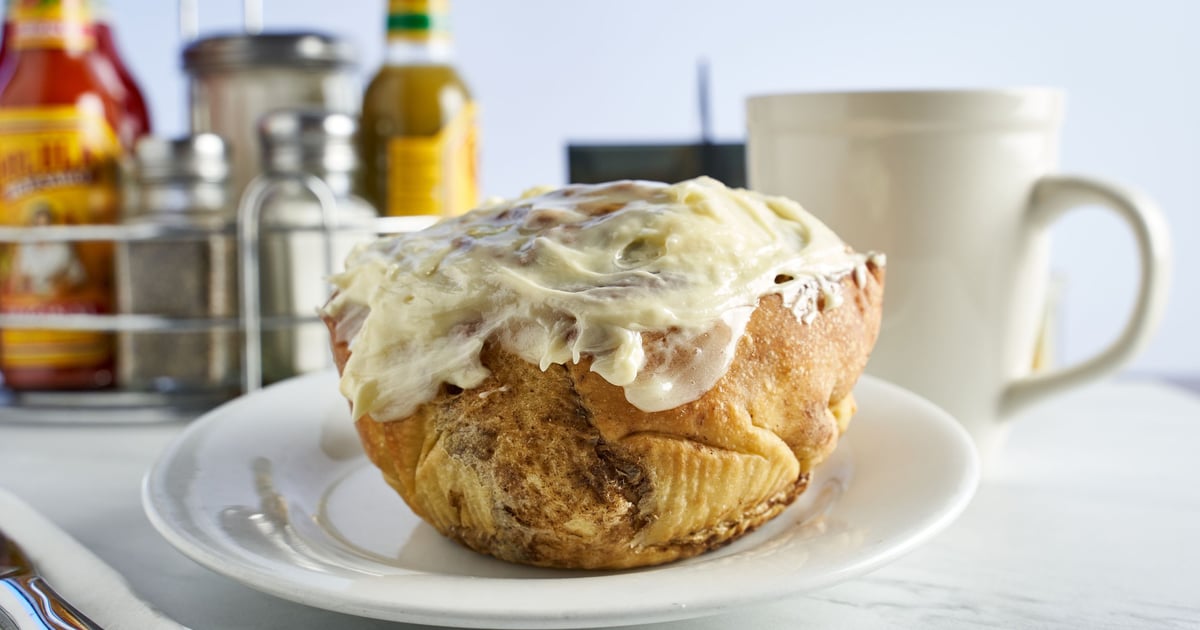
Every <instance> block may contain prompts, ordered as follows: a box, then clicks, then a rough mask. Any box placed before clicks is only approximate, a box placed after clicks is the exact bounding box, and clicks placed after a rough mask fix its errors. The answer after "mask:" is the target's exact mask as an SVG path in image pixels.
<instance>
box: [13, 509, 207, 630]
mask: <svg viewBox="0 0 1200 630" xmlns="http://www.w3.org/2000/svg"><path fill="white" fill-rule="evenodd" d="M0 530H3V531H4V533H5V534H6V535H7V536H8V537H9V538H10V539H12V540H14V541H16V543H17V544H18V545H20V547H21V549H22V550H23V551H24V552H25V555H26V556H28V557H29V560H30V561H31V562H33V564H34V565H35V566H36V567H37V569H38V572H39V573H41V574H42V576H44V577H45V578H46V580H47V581H48V582H49V583H50V585H51V586H53V587H54V589H55V590H56V591H58V592H59V594H61V595H62V596H63V597H65V598H66V599H67V601H69V602H70V603H71V605H73V606H75V607H76V608H78V609H79V611H80V612H82V613H83V614H85V615H87V616H88V617H90V618H91V619H92V621H95V622H96V623H97V624H100V625H101V626H102V627H104V628H106V629H110V630H123V629H126V628H128V629H129V630H154V629H156V628H161V629H163V630H167V629H177V628H183V627H184V626H181V625H179V624H177V623H175V622H174V621H171V620H170V619H168V618H167V617H165V616H164V615H163V614H162V613H159V612H158V611H156V610H154V609H152V608H151V607H150V606H149V605H148V604H147V603H146V602H144V601H142V600H141V598H139V597H138V596H137V595H136V594H134V592H133V590H132V589H131V588H130V587H129V583H128V582H126V581H125V578H123V577H121V575H120V574H119V573H117V572H116V571H115V570H113V568H112V567H110V566H108V565H107V564H105V563H104V561H103V560H101V559H100V558H98V557H97V556H96V554H94V553H92V552H91V551H88V550H87V548H86V547H84V546H83V545H81V544H79V541H77V540H75V539H74V538H72V537H71V536H70V535H69V534H67V533H66V532H65V531H63V530H62V529H59V527H58V526H57V525H55V524H54V523H52V522H50V520H49V519H47V518H46V517H44V516H42V515H41V514H39V513H38V512H37V511H36V510H34V509H33V508H32V507H30V506H29V504H27V503H25V502H24V501H22V500H21V499H19V498H17V497H16V495H14V494H12V493H11V492H8V491H7V490H5V489H3V488H0Z"/></svg>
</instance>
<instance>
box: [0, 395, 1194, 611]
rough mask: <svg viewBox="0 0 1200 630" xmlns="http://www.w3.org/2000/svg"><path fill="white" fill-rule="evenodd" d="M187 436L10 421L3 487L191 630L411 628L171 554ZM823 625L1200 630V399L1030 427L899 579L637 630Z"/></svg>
mask: <svg viewBox="0 0 1200 630" xmlns="http://www.w3.org/2000/svg"><path fill="white" fill-rule="evenodd" d="M0 413H2V412H0ZM182 426H183V425H180V424H159V425H143V426H104V427H95V426H71V427H64V426H52V425H40V426H34V425H27V424H26V425H16V424H6V423H4V422H0V486H2V487H5V488H7V489H9V490H10V491H12V492H14V493H16V494H17V495H18V496H20V497H21V498H23V499H24V500H25V501H27V502H28V503H30V504H31V505H33V506H34V507H35V508H37V509H39V510H40V511H42V513H43V514H44V515H46V516H47V517H49V518H50V519H51V520H53V521H54V522H55V523H57V524H59V525H60V526H61V527H62V528H64V529H65V530H67V531H68V532H70V533H71V534H72V535H74V536H75V537H76V538H77V539H79V540H80V541H81V542H83V543H84V544H85V545H86V546H87V547H89V548H90V549H92V550H93V551H94V552H95V553H96V554H97V555H99V556H100V557H101V558H103V559H104V560H106V561H107V562H108V563H109V564H111V565H112V566H113V567H114V568H116V569H117V570H118V571H119V572H120V573H122V574H123V575H125V576H126V577H127V579H128V580H129V582H130V583H131V584H132V586H133V588H134V589H135V590H136V591H137V592H138V593H139V594H141V595H142V596H143V597H144V598H145V599H147V600H148V601H150V602H151V603H152V604H153V605H154V606H156V607H158V608H159V609H161V610H162V611H164V612H165V613H166V614H168V615H170V616H171V617H173V618H174V619H176V620H178V621H179V622H180V623H183V624H185V625H188V626H191V627H193V628H198V629H202V628H220V629H230V630H233V629H237V628H297V629H305V628H346V629H349V630H355V629H364V628H385V627H386V628H406V627H407V628H411V627H414V626H405V625H404V624H390V623H386V622H381V621H374V620H369V619H359V618H355V617H349V616H345V615H341V614H337V613H331V612H326V611H323V610H318V609H315V608H308V607H305V606H302V605H299V604H294V603H291V602H287V601H284V600H281V599H276V598H274V597H271V596H268V595H263V594H260V593H258V592H257V591H254V590H251V589H250V588H247V587H245V586H242V585H240V584H238V583H236V582H233V581H231V580H228V579H226V578H223V577H221V576H218V575H216V574H214V573H211V572H209V571H208V570H206V569H203V568H201V567H200V566H199V565H196V564H194V563H192V562H191V561H190V560H188V559H187V558H185V557H184V556H182V555H180V554H179V553H178V552H176V551H175V550H174V549H173V548H171V547H170V546H169V545H167V543H166V542H164V541H163V540H162V539H161V538H159V536H158V535H157V534H156V533H155V532H154V530H153V529H152V528H151V526H150V523H149V522H148V521H147V520H146V517H145V516H144V515H143V513H142V509H141V505H140V494H139V492H140V480H141V477H142V474H143V472H144V471H145V470H146V469H147V467H148V466H149V465H150V463H151V462H152V461H153V460H154V458H155V457H156V455H157V453H158V452H159V450H160V449H161V448H163V447H164V446H165V445H166V444H167V443H168V442H169V441H170V440H171V439H172V438H173V437H174V436H175V435H176V434H177V433H178V432H179V431H180V430H181V429H182ZM2 521H3V515H0V522H2ZM810 627H811V628H867V629H870V628H896V627H903V628H955V629H957V628H1048V627H1063V628H1136V627H1152V628H1200V396H1196V395H1195V394H1193V393H1191V392H1188V391H1187V390H1184V389H1182V388H1179V387H1174V386H1169V385H1165V384H1160V383H1155V382H1148V381H1147V382H1115V383H1107V384H1103V385H1097V386H1093V387H1091V388H1087V389H1082V390H1079V391H1077V392H1074V393H1071V394H1068V395H1065V396H1063V397H1061V398H1059V399H1057V400H1054V401H1051V402H1049V403H1046V404H1044V405H1042V406H1040V407H1038V408H1035V409H1032V410H1030V411H1029V412H1027V413H1026V414H1024V415H1023V416H1021V417H1020V418H1018V419H1017V420H1016V421H1015V425H1014V427H1013V432H1012V436H1011V439H1010V441H1009V444H1008V448H1007V450H1006V452H1005V458H1004V460H1003V461H1002V462H1001V466H1000V470H999V472H998V473H997V474H994V475H993V476H991V477H990V478H989V479H986V480H985V482H984V484H983V485H982V486H981V487H980V489H979V492H978V494H977V496H976V498H975V500H974V502H973V503H972V504H971V506H970V507H969V508H968V509H967V511H966V513H965V514H964V515H963V516H962V517H961V518H960V519H959V520H958V521H957V522H956V523H955V524H954V525H952V526H951V527H950V529H948V530H947V531H946V532H944V533H942V534H941V535H939V536H938V537H936V538H935V539H933V540H932V541H931V542H929V543H928V544H926V545H925V546H923V547H921V548H919V549H918V550H916V551H914V552H913V553H912V554H910V555H908V556H906V557H904V558H902V559H900V560H899V561H897V562H895V563H894V564H892V565H889V566H887V567H884V568H883V569H880V570H878V571H876V572H874V573H872V574H870V575H868V576H866V577H863V578H859V579H856V580H853V581H850V582H846V583H843V584H840V585H838V586H834V587H831V588H828V589H825V590H822V591H818V592H814V593H808V594H802V595H797V596H794V597H790V598H787V599H783V600H780V601H778V602H774V603H771V604H769V605H762V606H757V607H753V608H746V609H735V610H731V611H729V612H727V613H724V614H722V615H718V616H715V617H708V618H703V619H696V620H689V621H680V622H672V623H665V624H657V625H652V626H642V628H645V629H646V630H649V629H650V628H653V629H654V630H678V629H682V628H689V629H691V628H696V629H700V630H708V629H712V630H715V629H718V628H722V629H723V628H737V629H738V630H758V629H763V630H766V629H775V628H810Z"/></svg>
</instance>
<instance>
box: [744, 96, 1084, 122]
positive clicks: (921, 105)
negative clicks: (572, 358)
mask: <svg viewBox="0 0 1200 630" xmlns="http://www.w3.org/2000/svg"><path fill="white" fill-rule="evenodd" d="M1065 101H1066V91H1065V90H1063V89H1062V88H1057V87H1038V86H1030V87H1000V88H933V89H903V88H901V89H869V90H822V91H811V92H809V91H798V92H777V93H768V94H756V95H751V96H749V97H747V98H746V123H747V125H748V126H757V125H766V126H769V127H772V128H810V127H816V126H827V125H829V124H833V123H847V122H855V121H865V120H872V121H893V122H904V123H917V124H921V125H922V126H926V125H928V126H934V127H938V126H954V125H957V124H964V123H967V124H981V123H983V124H989V125H1002V126H1010V125H1013V126H1019V127H1026V126H1047V125H1050V126H1053V125H1057V124H1059V123H1060V122H1061V121H1062V117H1063V109H1064V104H1065Z"/></svg>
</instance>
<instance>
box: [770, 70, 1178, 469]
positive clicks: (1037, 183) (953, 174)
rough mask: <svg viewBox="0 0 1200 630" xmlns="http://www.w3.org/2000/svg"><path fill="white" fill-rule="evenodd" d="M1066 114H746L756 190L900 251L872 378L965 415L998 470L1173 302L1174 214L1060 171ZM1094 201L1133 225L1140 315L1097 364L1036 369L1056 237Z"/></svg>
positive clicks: (796, 104) (837, 105) (868, 100)
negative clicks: (1066, 397) (1049, 400)
mask: <svg viewBox="0 0 1200 630" xmlns="http://www.w3.org/2000/svg"><path fill="white" fill-rule="evenodd" d="M1062 116H1063V95H1062V93H1061V92H1059V91H1057V90H1051V89H1006V90H988V91H896V92H851V93H809V94H788V95H771V96H761V97H753V98H751V99H750V100H749V102H748V106H747V122H748V126H749V140H748V147H747V152H748V161H749V164H748V168H749V184H750V187H751V188H753V189H755V190H759V191H762V192H765V193H773V194H779V195H785V196H787V197H791V198H793V199H796V200H797V201H799V202H800V203H801V205H803V206H804V207H805V208H807V209H808V210H809V211H810V212H812V213H813V214H815V215H816V216H818V217H819V218H821V219H822V220H824V221H825V222H826V223H827V224H828V225H829V226H830V227H832V228H833V229H834V230H835V231H836V232H837V233H838V234H839V235H841V237H842V238H843V239H844V240H845V241H846V242H847V243H849V244H850V245H851V246H853V247H854V248H856V249H858V250H860V251H866V250H876V251H880V252H884V253H885V254H886V255H887V282H886V288H885V291H884V314H883V328H882V330H881V333H880V337H879V342H878V345H877V346H876V348H875V352H874V354H873V355H872V357H871V362H870V364H869V365H868V368H867V371H868V372H869V373H872V374H875V375H877V376H881V377H883V378H885V379H887V380H890V381H892V382H895V383H897V384H899V385H902V386H904V387H907V388H909V389H911V390H913V391H915V392H918V393H920V394H922V395H924V396H925V397H927V398H929V399H930V400H932V401H934V402H935V403H937V404H939V405H941V406H942V407H943V408H944V409H946V410H947V411H949V412H950V414H951V415H953V416H955V417H956V418H958V420H959V421H960V422H961V423H962V424H963V426H965V427H966V429H967V430H968V431H969V432H970V433H971V435H972V437H973V438H974V439H975V442H976V445H977V446H978V448H979V451H980V454H981V455H982V457H983V459H984V463H985V466H988V467H989V468H992V469H994V466H995V463H996V461H997V459H998V452H997V451H998V450H999V449H1000V448H1001V445H1002V443H1003V438H1004V434H1005V428H1006V425H1007V424H1008V423H1006V422H1005V420H1007V419H1009V418H1011V417H1012V415H1013V414H1014V412H1015V411H1017V410H1018V409H1020V408H1022V407H1023V406H1024V405H1026V404H1027V403H1030V402H1033V401H1036V400H1039V399H1041V398H1043V397H1045V396H1047V395H1051V394H1054V393H1056V392H1059V391H1061V390H1063V389H1065V388H1069V387H1072V386H1075V385H1078V384H1081V383H1083V382H1085V381H1089V380H1092V379H1095V378H1097V377H1100V376H1102V375H1105V374H1107V373H1109V372H1112V371H1113V370H1115V369H1117V368H1118V367H1119V366H1120V365H1121V364H1123V363H1125V362H1127V361H1128V360H1129V359H1130V358H1131V357H1132V356H1133V355H1134V353H1136V352H1137V351H1138V350H1139V349H1140V348H1141V347H1142V345H1143V344H1144V343H1145V342H1146V341H1147V340H1148V338H1149V336H1150V334H1151V332H1152V331H1153V329H1154V328H1155V326H1156V325H1157V323H1158V321H1159V319H1160V317H1161V315H1162V312H1163V307H1164V304H1165V301H1166V290H1167V284H1168V265H1169V257H1168V245H1169V243H1168V235H1167V227H1166V223H1165V221H1164V220H1163V217H1162V215H1161V213H1160V212H1159V211H1158V209H1157V208H1156V207H1155V206H1154V204H1153V203H1152V202H1151V201H1150V200H1148V199H1147V198H1145V197H1143V196H1141V195H1139V194H1136V193H1134V192H1131V191H1129V190H1127V189H1123V188H1120V187H1117V186H1114V185H1112V184H1109V183H1105V182H1101V181H1097V180H1095V179H1090V178H1084V177H1073V176H1065V175H1059V174H1056V172H1055V170H1056V167H1057V161H1058V136H1059V133H1058V132H1059V126H1060V123H1061V121H1062ZM1082 205H1101V206H1104V207H1107V208H1110V209H1112V210H1113V211H1114V212H1115V213H1116V214H1117V215H1118V216H1120V217H1121V218H1122V219H1124V221H1125V223H1126V224H1128V225H1129V227H1130V228H1131V229H1132V230H1133V232H1134V235H1135V236H1136V240H1137V251H1138V256H1139V259H1140V261H1139V263H1140V265H1141V281H1140V285H1139V288H1138V298H1137V302H1136V307H1135V308H1134V311H1133V313H1132V315H1131V316H1130V318H1129V321H1128V323H1127V324H1126V326H1125V329H1124V331H1123V332H1122V333H1121V334H1120V336H1119V337H1118V338H1117V339H1116V340H1115V341H1114V342H1113V343H1112V344H1111V345H1109V346H1108V347H1107V348H1105V349H1103V350H1102V351H1101V352H1099V353H1098V354H1096V355H1095V356H1093V357H1092V358H1091V359H1088V360H1086V361H1083V362H1080V363H1078V364H1075V365H1071V366H1067V367H1065V368H1062V369H1057V370H1053V371H1049V372H1046V373H1037V374H1031V373H1030V372H1031V366H1032V364H1033V357H1034V352H1035V344H1036V341H1037V336H1038V331H1039V323H1040V321H1041V318H1042V315H1043V307H1044V301H1045V296H1046V288H1047V282H1048V279H1049V270H1048V253H1049V252H1048V247H1049V238H1048V236H1049V235H1048V227H1049V226H1050V224H1051V223H1053V222H1054V221H1055V220H1056V219H1057V218H1058V217H1060V216H1061V215H1062V214H1063V213H1064V212H1065V211H1067V210H1069V209H1071V208H1074V207H1078V206H1082ZM1098 253H1100V252H1098ZM1131 262H1133V261H1131Z"/></svg>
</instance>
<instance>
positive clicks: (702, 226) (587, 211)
mask: <svg viewBox="0 0 1200 630" xmlns="http://www.w3.org/2000/svg"><path fill="white" fill-rule="evenodd" d="M865 262H866V256H862V255H858V254H854V253H851V252H850V251H849V249H848V248H847V247H846V245H845V244H844V243H842V241H841V240H840V239H839V238H838V237H837V236H836V235H835V234H834V233H833V232H832V231H831V230H829V228H827V227H826V226H825V225H824V224H822V223H821V222H820V221H818V220H817V219H816V218H814V217H812V216H811V215H809V214H808V213H807V212H805V211H804V210H803V209H802V208H801V207H800V206H799V205H798V204H797V203H795V202H793V201H790V200H787V199H784V198H781V197H770V196H766V195H760V194H757V193H754V192H750V191H746V190H740V189H729V188H726V187H725V186H724V185H722V184H721V183H719V182H717V181H715V180H713V179H709V178H704V177H702V178H698V179H693V180H688V181H684V182H680V183H678V184H674V185H666V184H659V183H652V182H640V181H622V182H614V183H610V184H597V185H572V186H567V187H565V188H561V189H557V190H536V191H531V192H529V193H526V195H524V196H522V197H521V198H520V199H516V200H511V201H502V202H496V203H491V204H489V205H485V206H484V207H482V208H479V209H477V210H474V211H472V212H470V213H467V214H465V215H462V216H460V217H455V218H452V219H447V220H445V221H442V222H441V223H438V224H437V225H434V226H432V227H430V228H427V229H425V230H422V231H420V232H411V233H406V234H401V235H397V236H394V237H390V238H386V239H381V240H379V241H377V242H374V243H372V244H369V245H365V246H362V247H360V248H358V249H357V250H355V252H354V253H352V254H351V255H350V258H349V259H348V261H347V269H346V271H345V272H343V273H341V274H339V275H337V276H335V277H334V278H333V284H334V286H335V287H336V288H337V290H338V293H337V295H336V296H335V297H334V298H333V299H332V300H330V302H329V304H327V305H326V307H325V313H326V314H327V315H329V316H331V317H333V318H335V319H336V320H337V321H339V325H338V329H337V330H336V331H335V334H336V335H337V336H338V337H339V338H340V339H345V340H349V343H350V349H351V351H352V355H351V357H350V359H349V361H348V362H347V364H346V366H345V369H344V371H343V376H342V381H341V390H342V393H343V394H344V395H346V397H347V398H349V399H350V400H351V401H352V403H353V405H354V412H355V415H356V417H361V416H362V415H364V414H366V413H370V414H371V415H372V416H373V417H374V418H376V419H381V420H387V419H396V418H402V417H405V416H407V415H409V414H411V413H412V412H413V411H414V410H415V409H416V408H417V406H419V405H420V404H422V403H424V402H426V401H428V400H430V399H432V398H433V397H434V396H435V395H436V394H437V392H438V389H439V388H440V387H441V386H442V384H443V383H449V384H452V385H455V386H457V387H461V388H463V389H470V388H473V387H476V386H477V385H479V384H481V383H482V382H483V381H484V379H486V378H487V376H488V370H487V368H485V367H484V366H483V365H482V363H481V362H480V358H479V354H480V350H481V349H482V348H483V344H484V342H485V341H486V340H488V339H495V340H498V341H499V342H500V343H502V344H504V345H505V347H506V348H507V349H508V350H509V351H511V352H513V353H514V354H516V355H517V356H520V357H521V358H523V359H525V360H527V361H529V362H531V363H535V364H537V365H539V366H541V368H542V369H543V370H544V369H546V368H548V367H549V366H550V365H553V364H556V363H557V364H566V363H568V362H576V363H577V362H579V361H580V360H581V359H582V358H584V357H591V358H592V364H591V369H592V370H593V371H595V372H596V373H598V374H599V375H600V376H602V377H603V378H604V379H606V380H607V381H608V382H610V383H612V384H613V385H617V386H621V387H623V388H624V390H625V396H626V398H627V399H628V400H629V402H630V403H632V404H633V405H635V406H636V407H638V408H640V409H643V410H645V411H661V410H665V409H671V408H674V407H677V406H679V405H682V404H684V403H687V402H690V401H692V400H695V399H697V398H699V397H700V396H701V395H703V394H704V393H705V392H706V391H708V390H709V389H710V388H711V387H712V386H713V385H714V384H715V383H716V382H717V380H718V379H719V378H720V377H721V376H722V375H723V374H724V373H725V371H726V369H727V368H728V366H729V364H730V362H731V361H732V359H733V353H734V349H735V348H736V346H737V342H738V340H739V339H740V337H741V335H742V332H743V331H744V329H745V326H746V323H747V322H748V320H749V317H750V314H751V313H752V312H753V310H754V307H755V305H756V304H757V303H758V300H759V298H761V297H762V296H764V295H767V294H771V293H778V294H780V295H781V296H782V297H783V299H784V301H785V304H788V305H789V307H790V308H792V309H793V311H794V312H795V314H796V316H797V317H798V318H800V319H801V320H802V321H805V322H811V321H812V319H813V318H814V317H817V316H818V314H819V309H818V305H821V306H822V307H823V308H831V307H836V306H837V305H838V304H840V302H841V300H842V296H841V288H840V284H839V283H838V280H839V279H840V278H841V277H843V276H845V275H846V274H851V273H853V274H854V277H855V280H856V281H859V283H860V284H861V282H862V280H860V278H865V266H864V265H865ZM651 332H667V333H669V334H666V335H656V336H655V337H654V340H653V342H651V341H649V340H643V335H644V334H646V333H651Z"/></svg>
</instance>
